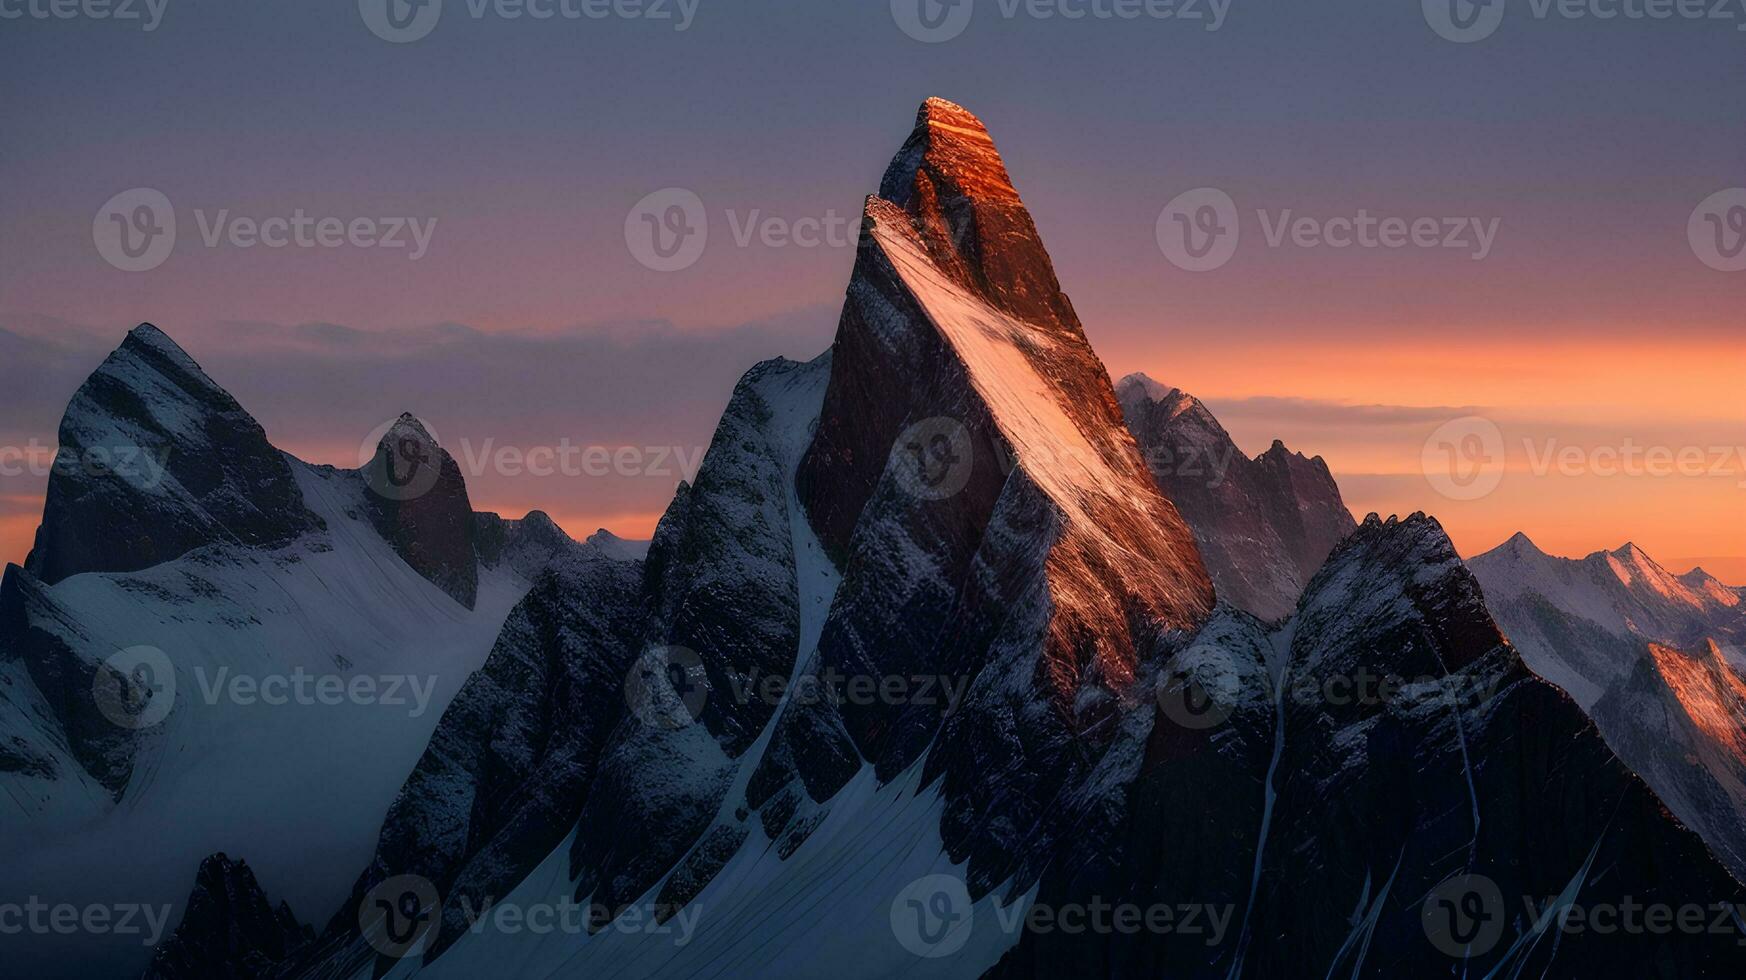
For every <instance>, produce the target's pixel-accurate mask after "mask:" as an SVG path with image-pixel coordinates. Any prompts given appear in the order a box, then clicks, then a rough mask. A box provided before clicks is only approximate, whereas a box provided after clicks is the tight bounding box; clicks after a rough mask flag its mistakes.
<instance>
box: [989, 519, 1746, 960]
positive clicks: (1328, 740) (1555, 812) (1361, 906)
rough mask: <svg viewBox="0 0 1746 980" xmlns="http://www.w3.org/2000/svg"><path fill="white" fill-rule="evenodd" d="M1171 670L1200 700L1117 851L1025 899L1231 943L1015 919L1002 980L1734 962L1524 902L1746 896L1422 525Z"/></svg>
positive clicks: (1160, 757) (1067, 864)
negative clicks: (1117, 911)
mask: <svg viewBox="0 0 1746 980" xmlns="http://www.w3.org/2000/svg"><path fill="white" fill-rule="evenodd" d="M1208 629H1209V631H1210V630H1212V629H1213V627H1210V626H1209V628H1208ZM1170 673H1171V674H1172V675H1173V676H1180V677H1182V678H1185V679H1186V680H1187V681H1188V682H1189V683H1191V684H1193V685H1194V686H1195V687H1196V688H1197V689H1199V690H1203V691H1204V692H1205V693H1206V694H1208V695H1210V696H1211V699H1212V704H1213V706H1214V707H1213V710H1211V711H1205V710H1203V711H1201V712H1199V713H1196V714H1192V715H1191V714H1185V713H1184V711H1183V704H1184V702H1183V701H1182V699H1181V696H1180V694H1178V695H1176V696H1175V697H1169V696H1167V697H1166V698H1165V700H1164V701H1163V702H1162V705H1163V707H1162V709H1161V710H1160V711H1159V713H1158V715H1157V718H1156V721H1155V724H1154V726H1153V728H1152V733H1151V736H1150V740H1149V741H1148V743H1147V750H1146V758H1145V761H1144V762H1143V764H1142V766H1141V770H1140V774H1139V776H1138V777H1137V778H1136V780H1135V782H1134V784H1133V788H1132V790H1131V793H1130V799H1131V800H1132V801H1133V805H1132V808H1131V809H1130V810H1129V812H1128V813H1127V814H1126V816H1125V817H1124V819H1123V821H1122V822H1121V824H1120V825H1119V826H1118V827H1117V829H1116V830H1115V832H1114V833H1113V835H1112V844H1111V845H1109V846H1100V847H1096V848H1093V849H1091V850H1090V851H1089V852H1087V853H1071V854H1069V855H1067V856H1065V858H1064V860H1063V861H1062V863H1061V864H1060V865H1059V870H1058V871H1057V873H1056V877H1055V878H1054V879H1052V880H1049V881H1047V882H1046V884H1045V888H1044V891H1043V892H1042V894H1041V895H1040V896H1039V899H1038V901H1039V903H1045V904H1049V905H1052V906H1055V907H1062V906H1067V905H1072V904H1075V903H1079V904H1087V903H1090V902H1092V901H1094V900H1096V899H1102V900H1103V901H1104V902H1105V903H1106V904H1108V903H1123V902H1125V903H1129V904H1133V905H1137V906H1139V907H1141V908H1151V907H1155V906H1159V905H1164V906H1167V907H1169V908H1171V909H1173V910H1176V911H1177V912H1178V914H1180V911H1181V910H1182V909H1185V908H1186V907H1189V906H1193V907H1196V908H1200V909H1203V913H1202V914H1203V915H1206V916H1214V915H1216V914H1219V913H1223V912H1227V911H1228V912H1229V914H1230V915H1231V916H1232V919H1231V922H1232V924H1231V926H1230V928H1229V932H1228V934H1227V935H1226V936H1224V937H1223V938H1222V939H1219V940H1218V941H1215V937H1213V936H1212V935H1210V934H1209V933H1208V932H1207V930H1206V928H1205V926H1204V925H1203V927H1202V928H1201V929H1199V930H1196V931H1195V932H1193V933H1189V932H1186V931H1184V930H1175V931H1172V932H1166V933H1163V934H1159V933H1157V932H1154V931H1150V930H1141V931H1137V932H1133V933H1129V934H1125V935H1124V934H1115V935H1103V936H1094V935H1083V934H1082V935H1071V934H1067V933H1066V932H1064V931H1059V930H1057V931H1051V932H1046V933H1035V934H1031V933H1027V934H1026V935H1025V936H1024V938H1023V939H1022V940H1021V941H1020V943H1019V945H1018V946H1017V948H1015V949H1014V950H1013V951H1012V952H1011V953H1009V954H1008V956H1007V957H1006V958H1005V959H1004V960H1002V962H1001V964H1000V966H999V968H998V969H996V970H995V971H994V972H993V974H992V976H996V977H1048V976H1063V975H1090V976H1114V977H1144V976H1160V975H1163V976H1187V977H1215V976H1254V977H1274V976H1323V975H1341V976H1346V975H1351V976H1363V977H1397V976H1443V975H1451V971H1454V973H1453V975H1461V974H1462V971H1463V970H1464V971H1465V972H1466V974H1467V975H1473V976H1482V975H1483V976H1494V975H1516V973H1515V971H1518V970H1519V971H1521V975H1524V976H1526V975H1533V976H1541V975H1545V976H1560V977H1582V976H1594V975H1602V974H1612V973H1620V974H1623V975H1631V976H1657V977H1684V976H1708V975H1724V974H1727V973H1731V972H1734V971H1737V970H1739V969H1741V968H1742V966H1743V965H1746V948H1742V947H1741V946H1740V945H1739V943H1738V939H1739V938H1740V937H1739V935H1738V934H1735V933H1732V932H1725V931H1720V930H1717V931H1714V932H1712V933H1710V934H1706V935H1698V936H1693V935H1688V934H1681V935H1676V936H1670V935H1667V934H1663V935H1660V936H1655V935H1650V934H1646V933H1644V932H1642V931H1641V930H1640V929H1639V930H1638V931H1637V932H1636V934H1633V935H1627V934H1625V933H1624V932H1623V931H1622V930H1620V931H1600V930H1591V931H1587V932H1586V933H1584V934H1580V935H1578V934H1572V933H1569V932H1567V931H1563V930H1561V929H1560V928H1559V927H1558V926H1555V925H1548V924H1547V922H1545V921H1541V920H1540V919H1539V918H1538V917H1537V914H1536V913H1541V912H1543V911H1544V910H1545V908H1546V907H1547V906H1548V903H1551V902H1553V901H1554V900H1555V898H1556V897H1558V896H1561V895H1562V896H1564V898H1563V899H1562V901H1563V904H1564V905H1566V906H1574V907H1577V908H1580V909H1581V910H1582V912H1583V913H1584V914H1586V913H1589V912H1591V911H1593V910H1596V909H1601V910H1609V909H1620V908H1624V907H1628V906H1629V905H1630V904H1631V903H1638V904H1639V905H1642V904H1645V903H1656V904H1661V905H1665V906H1666V907H1667V908H1669V909H1670V910H1671V909H1678V908H1681V907H1685V906H1691V907H1693V908H1703V909H1707V910H1709V911H1708V913H1707V914H1709V915H1711V916H1714V915H1716V914H1717V910H1718V909H1721V910H1723V911H1722V917H1723V919H1724V920H1726V919H1727V916H1728V910H1730V909H1731V908H1732V903H1734V902H1737V901H1738V900H1739V898H1740V897H1741V895H1742V889H1741V887H1740V885H1739V884H1738V882H1736V881H1735V880H1734V879H1733V878H1731V877H1730V876H1729V875H1728V873H1727V872H1726V871H1725V870H1723V868H1722V867H1721V865H1720V864H1719V863H1718V862H1717V861H1716V860H1715V859H1714V858H1713V857H1711V856H1710V854H1709V852H1708V851H1707V850H1706V849H1705V848H1704V846H1703V843H1702V842H1701V841H1700V840H1699V839H1698V838H1697V837H1696V836H1695V835H1694V834H1692V833H1690V832H1689V831H1687V830H1686V829H1685V828H1683V827H1681V826H1680V825H1679V824H1678V823H1677V822H1676V821H1674V820H1673V819H1671V818H1670V817H1669V816H1668V815H1667V813H1666V811H1665V810H1664V809H1663V807H1662V806H1661V804H1660V801H1659V800H1657V799H1656V798H1655V796H1654V795H1653V794H1652V793H1651V792H1650V791H1649V790H1648V788H1647V787H1645V786H1644V785H1643V783H1642V782H1641V781H1640V780H1638V779H1637V778H1636V776H1635V775H1633V774H1632V773H1631V772H1630V771H1629V770H1628V769H1626V768H1625V767H1624V766H1623V765H1621V764H1620V763H1619V761H1618V760H1617V759H1616V758H1614V756H1613V755H1612V753H1611V752H1610V751H1609V750H1608V749H1607V746H1606V744H1605V743H1604V742H1603V741H1602V740H1601V738H1600V736H1599V734H1598V733H1597V732H1596V731H1595V729H1594V728H1593V726H1592V725H1591V724H1590V723H1589V721H1588V719H1587V718H1585V717H1584V715H1583V714H1582V712H1581V710H1580V709H1579V708H1578V707H1577V705H1576V704H1575V703H1574V702H1573V701H1571V700H1570V699H1569V698H1567V697H1566V696H1565V695H1564V694H1563V693H1562V692H1560V691H1558V690H1557V689H1556V688H1554V687H1552V686H1551V685H1550V684H1547V683H1545V682H1544V681H1542V680H1540V679H1539V678H1537V677H1535V676H1534V675H1533V674H1532V673H1530V672H1529V671H1528V670H1527V668H1526V667H1525V666H1523V664H1522V662H1521V661H1520V659H1519V658H1518V657H1517V655H1516V653H1515V651H1514V650H1512V649H1511V648H1510V647H1509V645H1508V644H1507V643H1506V642H1505V641H1504V639H1503V637H1502V636H1501V634H1500V633H1499V631H1498V629H1497V627H1496V626H1495V625H1494V624H1493V623H1492V621H1491V619H1490V617H1489V615H1488V614H1487V613H1486V610H1485V607H1484V604H1483V600H1482V597H1481V595H1480V591H1479V588H1478V585H1477V583H1475V582H1474V580H1473V577H1472V575H1471V574H1469V573H1468V571H1467V570H1466V568H1465V567H1464V566H1463V565H1462V563H1461V561H1460V559H1459V558H1458V557H1457V556H1456V554H1455V551H1454V548H1453V547H1452V546H1451V545H1450V544H1449V541H1448V539H1447V537H1446V536H1444V534H1443V532H1442V530H1441V528H1439V527H1438V526H1437V524H1436V522H1435V521H1432V520H1430V519H1427V518H1425V517H1423V516H1422V515H1415V516H1414V517H1412V518H1410V519H1408V520H1405V521H1396V520H1394V519H1390V520H1389V521H1387V522H1383V521H1379V520H1378V519H1377V518H1376V517H1375V516H1374V515H1372V516H1371V517H1370V518H1369V519H1368V520H1366V521H1365V523H1364V524H1363V525H1362V526H1361V527H1359V528H1358V529H1357V530H1356V532H1355V533H1354V534H1353V535H1352V536H1351V538H1349V539H1348V540H1347V541H1346V542H1345V543H1343V544H1341V545H1340V546H1339V547H1337V548H1336V549H1335V551H1334V554H1333V555H1332V556H1331V557H1330V558H1329V560H1328V562H1327V564H1326V565H1325V566H1324V567H1323V568H1322V569H1321V570H1320V571H1319V572H1318V573H1317V574H1316V576H1315V577H1314V579H1313V580H1312V581H1311V582H1310V584H1309V587H1308V589H1307V591H1306V593H1305V595H1304V598H1303V603H1302V606H1301V608H1300V611H1299V612H1298V614H1297V616H1296V617H1294V618H1293V619H1292V620H1291V621H1290V622H1288V623H1287V624H1286V625H1285V626H1284V627H1283V628H1282V629H1281V630H1280V631H1278V632H1276V633H1275V634H1273V635H1272V636H1271V637H1268V636H1265V635H1263V634H1262V632H1261V631H1260V630H1258V629H1256V628H1255V627H1254V625H1253V624H1252V622H1251V623H1250V624H1247V625H1245V624H1243V623H1240V622H1237V623H1223V624H1221V625H1220V626H1219V629H1218V630H1217V631H1216V632H1214V633H1211V634H1210V635H1209V633H1208V632H1205V631H1203V634H1202V637H1201V638H1199V639H1198V640H1197V642H1196V643H1195V644H1194V645H1193V646H1191V647H1190V648H1189V649H1188V650H1186V651H1184V652H1183V653H1182V654H1179V655H1178V658H1177V661H1176V662H1175V663H1173V664H1172V668H1171V671H1170ZM1365 678H1371V679H1372V680H1370V681H1365V680H1364V679H1365ZM1188 785H1193V786H1194V787H1195V788H1194V790H1193V803H1192V804H1189V805H1185V804H1184V802H1183V801H1182V800H1181V796H1182V795H1183V794H1184V792H1185V789H1184V787H1186V786H1188ZM1445 900H1446V901H1447V902H1449V903H1452V904H1449V905H1445V904H1440V903H1442V902H1444V901H1445ZM1552 907H1554V908H1556V907H1558V906H1552ZM1451 915H1453V916H1454V918H1451V917H1450V916H1451ZM1561 932H1562V934H1561ZM1686 932H1689V930H1687V931H1686ZM1464 961H1465V962H1464ZM1496 971H1502V973H1501V974H1500V973H1498V972H1496Z"/></svg>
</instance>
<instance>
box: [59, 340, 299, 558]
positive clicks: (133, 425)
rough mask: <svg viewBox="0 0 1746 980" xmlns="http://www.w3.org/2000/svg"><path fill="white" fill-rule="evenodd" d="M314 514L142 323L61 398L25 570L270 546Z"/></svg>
mask: <svg viewBox="0 0 1746 980" xmlns="http://www.w3.org/2000/svg"><path fill="white" fill-rule="evenodd" d="M320 523H321V522H320V520H319V519H318V518H317V517H316V516H315V515H313V514H311V513H310V512H309V510H308V508H307V507H305V506H304V502H303V495H302V494H301V493H300V492H299V490H298V487H297V483H296V481H295V480H293V479H292V475H291V466H290V464H289V463H288V462H287V461H286V459H285V456H284V455H283V454H282V453H280V452H279V451H278V450H277V449H274V448H273V447H272V446H271V445H269V444H268V442H267V436H266V433H265V432H264V431H263V430H262V429H261V426H260V424H259V423H257V422H256V421H255V420H254V419H253V418H251V417H250V416H249V414H248V413H247V412H245V411H243V409H242V406H240V405H238V404H237V403H236V400H235V399H234V398H232V397H231V396H230V395H229V393H227V392H226V391H225V390H224V389H222V388H220V387H219V386H218V385H217V384H215V383H213V381H212V379H211V378H208V377H207V376H206V373H205V372H204V371H202V370H200V366H199V365H198V364H195V363H194V360H193V359H192V358H190V357H189V356H188V355H187V354H186V353H184V352H183V351H182V349H181V348H180V347H177V346H176V344H175V343H174V342H173V341H171V340H170V339H169V338H168V337H166V336H164V334H163V332H162V331H160V330H158V328H156V327H154V326H152V325H151V324H149V323H142V324H140V325H139V326H138V327H135V328H134V329H133V331H132V332H131V333H129V334H128V335H127V339H126V340H125V341H124V342H123V343H122V344H121V346H120V347H119V348H117V349H116V350H115V352H114V353H113V354H111V355H109V358H108V360H106V361H104V362H103V365H102V366H101V367H99V368H98V369H97V370H96V371H95V372H94V373H93V374H92V375H91V377H90V378H88V379H87V380H86V381H85V383H84V385H82V386H81V387H80V388H79V390H78V392H77V393H76V394H74V396H73V400H72V402H71V404H69V405H68V406H67V412H66V415H65V416H63V417H62V419H61V427H60V450H59V452H58V453H56V456H55V465H54V470H53V473H52V474H51V475H50V477H49V484H48V498H47V502H46V503H45V505H44V507H43V519H42V526H41V528H40V529H39V530H38V531H37V535H36V547H35V548H33V549H32V550H31V553H30V557H29V558H28V559H27V560H26V561H25V568H26V569H28V570H29V571H30V572H31V573H32V574H34V575H36V577H37V578H39V579H41V580H42V581H44V582H46V583H48V584H50V585H52V584H54V583H56V582H59V581H61V580H62V579H64V578H66V577H67V576H69V575H76V574H78V573H80V572H131V571H137V570H138V569H142V568H147V567H149V566H152V565H156V564H159V563H161V562H165V561H169V560H170V559H172V558H177V557H179V556H181V555H183V554H186V553H187V552H189V551H191V550H193V549H195V548H198V547H201V546H203V545H207V544H212V543H215V542H219V543H225V544H235V545H240V546H243V547H249V548H271V547H275V546H278V545H282V544H285V543H287V542H289V541H291V540H293V539H294V538H296V537H297V536H298V535H301V534H303V533H305V532H307V531H310V530H313V529H315V528H318V527H319V526H320Z"/></svg>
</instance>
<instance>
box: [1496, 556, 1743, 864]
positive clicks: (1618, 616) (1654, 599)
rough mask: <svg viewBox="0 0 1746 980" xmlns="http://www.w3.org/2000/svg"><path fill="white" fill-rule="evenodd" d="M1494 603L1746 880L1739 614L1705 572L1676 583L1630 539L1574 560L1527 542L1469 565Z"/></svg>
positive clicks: (1736, 600)
mask: <svg viewBox="0 0 1746 980" xmlns="http://www.w3.org/2000/svg"><path fill="white" fill-rule="evenodd" d="M1469 564H1470V566H1471V567H1472V569H1473V573H1474V575H1475V576H1477V577H1478V579H1479V582H1480V584H1481V585H1482V586H1483V587H1484V589H1485V598H1486V603H1487V605H1488V607H1489V608H1490V609H1491V610H1492V612H1493V613H1494V614H1495V615H1496V616H1497V619H1498V622H1499V623H1500V624H1501V625H1502V626H1503V628H1504V631H1505V632H1506V633H1507V634H1508V635H1509V637H1510V641H1511V642H1512V643H1513V644H1514V645H1515V646H1516V647H1517V648H1518V649H1519V650H1521V652H1522V659H1523V661H1524V662H1525V663H1526V664H1527V665H1528V667H1529V668H1530V669H1532V670H1533V671H1534V672H1535V673H1537V674H1539V675H1540V676H1542V677H1544V678H1546V679H1547V680H1549V681H1551V682H1552V683H1554V684H1557V685H1558V686H1559V687H1561V688H1563V689H1564V690H1565V691H1566V692H1568V693H1569V694H1570V695H1571V697H1573V698H1575V699H1576V701H1577V702H1578V703H1579V704H1581V705H1582V706H1583V707H1584V708H1586V709H1587V710H1588V712H1589V714H1590V716H1592V717H1593V718H1594V720H1595V724H1596V725H1598V726H1599V728H1600V731H1601V734H1602V735H1604V736H1605V737H1606V740H1607V744H1608V745H1609V746H1611V747H1612V749H1613V751H1614V752H1616V753H1618V755H1619V758H1621V759H1622V760H1624V762H1625V763H1626V764H1627V765H1629V766H1630V767H1631V768H1632V770H1633V771H1635V772H1636V773H1638V774H1639V775H1640V776H1642V777H1643V778H1644V779H1645V780H1646V781H1647V782H1648V783H1649V785H1650V786H1652V787H1654V789H1655V791H1656V793H1657V794H1658V795H1659V796H1660V797H1661V799H1662V801H1663V802H1665V803H1666V804H1667V805H1668V807H1669V808H1670V809H1672V811H1673V813H1674V814H1675V815H1676V816H1677V817H1679V819H1680V820H1681V821H1683V822H1685V823H1686V824H1687V825H1688V826H1690V827H1691V828H1692V829H1694V830H1696V831H1697V832H1698V833H1700V834H1701V835H1703V837H1704V839H1705V841H1706V842H1708V844H1709V846H1710V847H1711V848H1712V849H1713V850H1714V851H1715V852H1716V853H1717V854H1718V855H1719V856H1721V857H1722V859H1723V860H1724V861H1726V862H1727V863H1728V865H1729V867H1730V868H1732V869H1733V871H1734V873H1735V874H1736V875H1740V876H1746V843H1743V842H1746V743H1743V742H1742V741H1741V737H1740V733H1741V732H1742V731H1746V722H1743V720H1742V719H1746V702H1743V701H1742V692H1746V657H1742V656H1741V655H1740V652H1739V649H1740V648H1739V644H1740V643H1741V641H1742V638H1743V637H1746V609H1743V607H1742V603H1741V601H1740V597H1739V594H1738V593H1737V592H1736V591H1735V590H1733V589H1729V588H1728V587H1727V586H1724V585H1722V584H1721V583H1720V582H1717V581H1715V580H1714V579H1712V578H1711V577H1709V576H1708V575H1705V574H1703V573H1702V570H1701V569H1699V570H1694V571H1693V572H1691V573H1688V574H1686V575H1684V576H1676V575H1673V574H1672V573H1671V572H1668V571H1667V570H1666V569H1664V568H1662V567H1661V566H1660V564H1658V563H1657V562H1656V561H1655V560H1654V559H1653V558H1650V557H1649V556H1648V555H1647V554H1645V553H1644V552H1643V550H1642V549H1641V548H1638V547H1637V546H1635V545H1630V544H1627V545H1625V546H1624V547H1622V548H1619V549H1617V550H1615V551H1599V552H1595V553H1594V554H1592V555H1589V556H1587V557H1586V558H1582V559H1570V558H1560V557H1556V556H1553V555H1548V554H1546V553H1545V552H1543V551H1541V550H1540V549H1539V548H1538V547H1536V546H1535V545H1534V543H1533V542H1532V541H1530V540H1529V539H1528V537H1527V535H1525V534H1517V535H1515V536H1514V537H1512V538H1511V539H1510V540H1509V541H1506V542H1505V543H1504V544H1502V545H1500V546H1499V547H1497V548H1495V549H1493V550H1491V551H1489V552H1486V553H1485V554H1483V555H1480V556H1478V557H1477V558H1474V559H1473V560H1472V561H1471V562H1470V563H1469Z"/></svg>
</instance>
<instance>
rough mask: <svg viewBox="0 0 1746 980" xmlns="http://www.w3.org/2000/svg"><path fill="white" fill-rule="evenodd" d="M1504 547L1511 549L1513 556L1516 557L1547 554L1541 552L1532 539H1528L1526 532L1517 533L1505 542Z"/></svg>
mask: <svg viewBox="0 0 1746 980" xmlns="http://www.w3.org/2000/svg"><path fill="white" fill-rule="evenodd" d="M1504 545H1505V546H1506V547H1508V548H1509V549H1510V552H1511V553H1512V554H1516V555H1526V556H1544V555H1545V554H1546V552H1544V551H1542V550H1540V546H1539V545H1537V544H1535V543H1534V540H1533V539H1532V538H1530V537H1528V535H1527V532H1525V531H1517V532H1516V533H1515V534H1512V535H1510V539H1509V540H1508V541H1505V542H1504Z"/></svg>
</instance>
